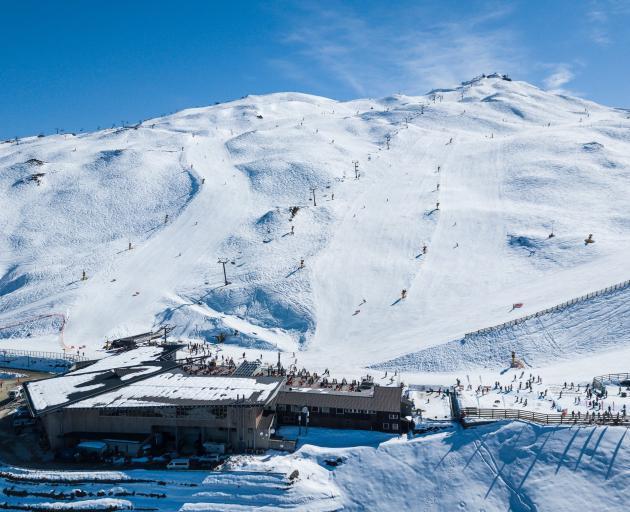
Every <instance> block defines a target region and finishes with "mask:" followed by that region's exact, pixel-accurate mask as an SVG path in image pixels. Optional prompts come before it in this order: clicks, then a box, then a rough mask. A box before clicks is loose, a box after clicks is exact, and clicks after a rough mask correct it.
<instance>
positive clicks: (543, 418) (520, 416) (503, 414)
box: [460, 407, 630, 426]
mask: <svg viewBox="0 0 630 512" xmlns="http://www.w3.org/2000/svg"><path fill="white" fill-rule="evenodd" d="M466 418H478V419H482V420H502V419H506V420H525V421H532V422H534V423H541V424H543V425H575V424H580V425H626V426H627V425H630V417H628V416H623V415H621V414H619V413H617V414H601V413H587V414H544V413H540V412H535V411H527V410H522V409H479V408H477V407H463V408H461V409H460V420H462V421H465V420H466Z"/></svg>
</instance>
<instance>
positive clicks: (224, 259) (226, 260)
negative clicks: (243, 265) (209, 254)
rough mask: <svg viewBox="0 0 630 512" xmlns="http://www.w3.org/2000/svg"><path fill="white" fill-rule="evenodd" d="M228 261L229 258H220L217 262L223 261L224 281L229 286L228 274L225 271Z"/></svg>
mask: <svg viewBox="0 0 630 512" xmlns="http://www.w3.org/2000/svg"><path fill="white" fill-rule="evenodd" d="M227 262H228V259H227V258H219V261H218V262H217V263H221V265H223V281H224V283H225V286H227V285H228V284H230V283H229V281H228V280H227V274H226V272H225V264H226V263H227Z"/></svg>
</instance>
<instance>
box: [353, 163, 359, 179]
mask: <svg viewBox="0 0 630 512" xmlns="http://www.w3.org/2000/svg"><path fill="white" fill-rule="evenodd" d="M352 163H353V164H354V179H355V180H358V179H359V176H360V173H359V161H358V160H352Z"/></svg>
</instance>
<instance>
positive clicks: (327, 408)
mask: <svg viewBox="0 0 630 512" xmlns="http://www.w3.org/2000/svg"><path fill="white" fill-rule="evenodd" d="M321 412H322V413H323V414H330V407H322V409H321Z"/></svg>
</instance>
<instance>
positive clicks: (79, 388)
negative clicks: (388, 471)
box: [24, 345, 407, 455]
mask: <svg viewBox="0 0 630 512" xmlns="http://www.w3.org/2000/svg"><path fill="white" fill-rule="evenodd" d="M181 348H182V346H181V345H161V346H143V347H138V348H136V349H132V350H129V351H127V352H122V353H119V354H117V355H114V356H110V357H107V358H105V359H101V360H99V361H97V362H95V363H93V364H91V365H89V366H86V367H83V368H80V369H76V370H74V371H71V372H69V373H67V374H65V375H62V376H58V377H52V378H49V379H44V380H40V381H31V382H28V383H25V384H24V395H25V397H26V401H27V404H28V407H29V409H30V411H31V414H32V415H33V416H34V417H36V418H38V419H39V420H40V424H41V426H42V427H43V429H44V430H45V432H46V436H47V438H48V441H49V444H50V447H51V449H53V450H59V449H61V448H65V447H72V446H75V445H76V444H77V443H79V442H83V441H92V440H100V441H105V442H106V443H107V444H108V446H110V448H112V449H116V450H120V451H121V452H123V453H128V454H130V455H135V454H136V453H138V451H139V450H140V448H141V447H142V446H144V445H146V444H152V445H153V446H161V447H165V448H168V449H174V450H177V451H180V452H193V451H194V450H195V449H198V448H200V447H201V446H203V444H204V443H218V444H222V445H224V446H225V448H226V450H231V451H233V452H244V451H260V450H266V449H270V448H274V449H292V448H294V447H295V442H294V441H293V442H292V441H287V440H283V439H281V438H279V437H277V436H276V435H275V428H276V427H277V426H278V425H282V424H305V423H306V421H307V417H308V422H309V424H310V425H313V426H328V427H334V428H362V429H371V430H384V431H388V432H392V433H400V432H404V431H406V430H407V428H406V425H405V423H404V420H402V419H401V403H402V402H401V395H402V388H401V387H399V386H398V387H385V386H375V385H371V386H370V385H367V383H363V388H361V387H360V386H359V385H358V384H355V383H353V384H352V385H350V386H348V385H345V386H342V385H339V384H334V385H333V384H330V383H328V382H327V381H326V380H325V379H313V378H312V377H311V378H309V379H301V378H298V377H295V376H292V375H291V376H286V375H284V372H283V371H275V370H274V369H272V368H267V369H266V370H265V369H263V368H261V367H260V364H259V363H252V362H244V363H242V364H241V365H240V366H239V367H236V366H235V365H226V366H223V365H219V364H217V362H216V361H212V362H211V363H210V364H207V363H206V362H205V361H199V360H195V359H191V358H188V359H186V360H177V359H176V353H177V350H179V349H181ZM300 382H301V383H302V386H300V385H299V384H300ZM317 382H319V384H317Z"/></svg>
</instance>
